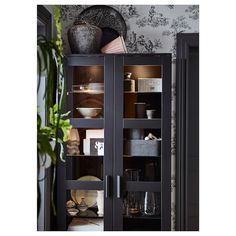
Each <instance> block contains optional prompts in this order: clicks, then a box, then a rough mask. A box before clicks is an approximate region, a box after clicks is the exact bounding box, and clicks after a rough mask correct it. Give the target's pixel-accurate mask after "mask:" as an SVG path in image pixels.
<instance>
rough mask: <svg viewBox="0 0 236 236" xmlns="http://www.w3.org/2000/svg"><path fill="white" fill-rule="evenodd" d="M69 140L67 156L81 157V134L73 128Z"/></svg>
mask: <svg viewBox="0 0 236 236" xmlns="http://www.w3.org/2000/svg"><path fill="white" fill-rule="evenodd" d="M68 136H69V140H68V141H67V146H66V147H67V154H68V155H79V154H80V151H79V144H80V137H79V132H78V130H77V129H76V128H72V129H70V131H69V135H68Z"/></svg>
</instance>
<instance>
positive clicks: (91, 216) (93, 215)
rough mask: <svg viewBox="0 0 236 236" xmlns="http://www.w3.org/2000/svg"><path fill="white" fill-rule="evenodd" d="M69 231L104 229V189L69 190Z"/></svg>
mask: <svg viewBox="0 0 236 236" xmlns="http://www.w3.org/2000/svg"><path fill="white" fill-rule="evenodd" d="M66 208H67V218H68V222H69V223H68V231H103V216H104V191H103V190H80V189H77V190H75V189H72V190H68V191H67V202H66Z"/></svg>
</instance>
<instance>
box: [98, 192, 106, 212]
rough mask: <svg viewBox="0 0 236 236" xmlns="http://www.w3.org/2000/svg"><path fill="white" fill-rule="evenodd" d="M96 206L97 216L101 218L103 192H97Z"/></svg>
mask: <svg viewBox="0 0 236 236" xmlns="http://www.w3.org/2000/svg"><path fill="white" fill-rule="evenodd" d="M97 206H98V212H97V214H98V216H103V214H104V191H103V190H100V191H97Z"/></svg>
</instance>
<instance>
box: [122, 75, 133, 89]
mask: <svg viewBox="0 0 236 236" xmlns="http://www.w3.org/2000/svg"><path fill="white" fill-rule="evenodd" d="M131 76H132V73H131V72H126V73H125V78H124V91H127V92H135V80H134V79H131Z"/></svg>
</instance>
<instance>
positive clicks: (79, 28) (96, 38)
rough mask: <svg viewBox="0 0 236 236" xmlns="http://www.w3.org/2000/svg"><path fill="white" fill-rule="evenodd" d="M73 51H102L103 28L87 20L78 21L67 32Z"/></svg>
mask: <svg viewBox="0 0 236 236" xmlns="http://www.w3.org/2000/svg"><path fill="white" fill-rule="evenodd" d="M67 36H68V41H69V44H70V49H71V52H72V53H82V54H88V53H98V52H99V51H100V46H101V39H102V30H101V29H100V28H99V27H97V26H95V25H90V24H88V23H87V22H85V21H76V22H75V23H74V25H73V26H72V27H71V28H70V29H69V30H68V32H67Z"/></svg>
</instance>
